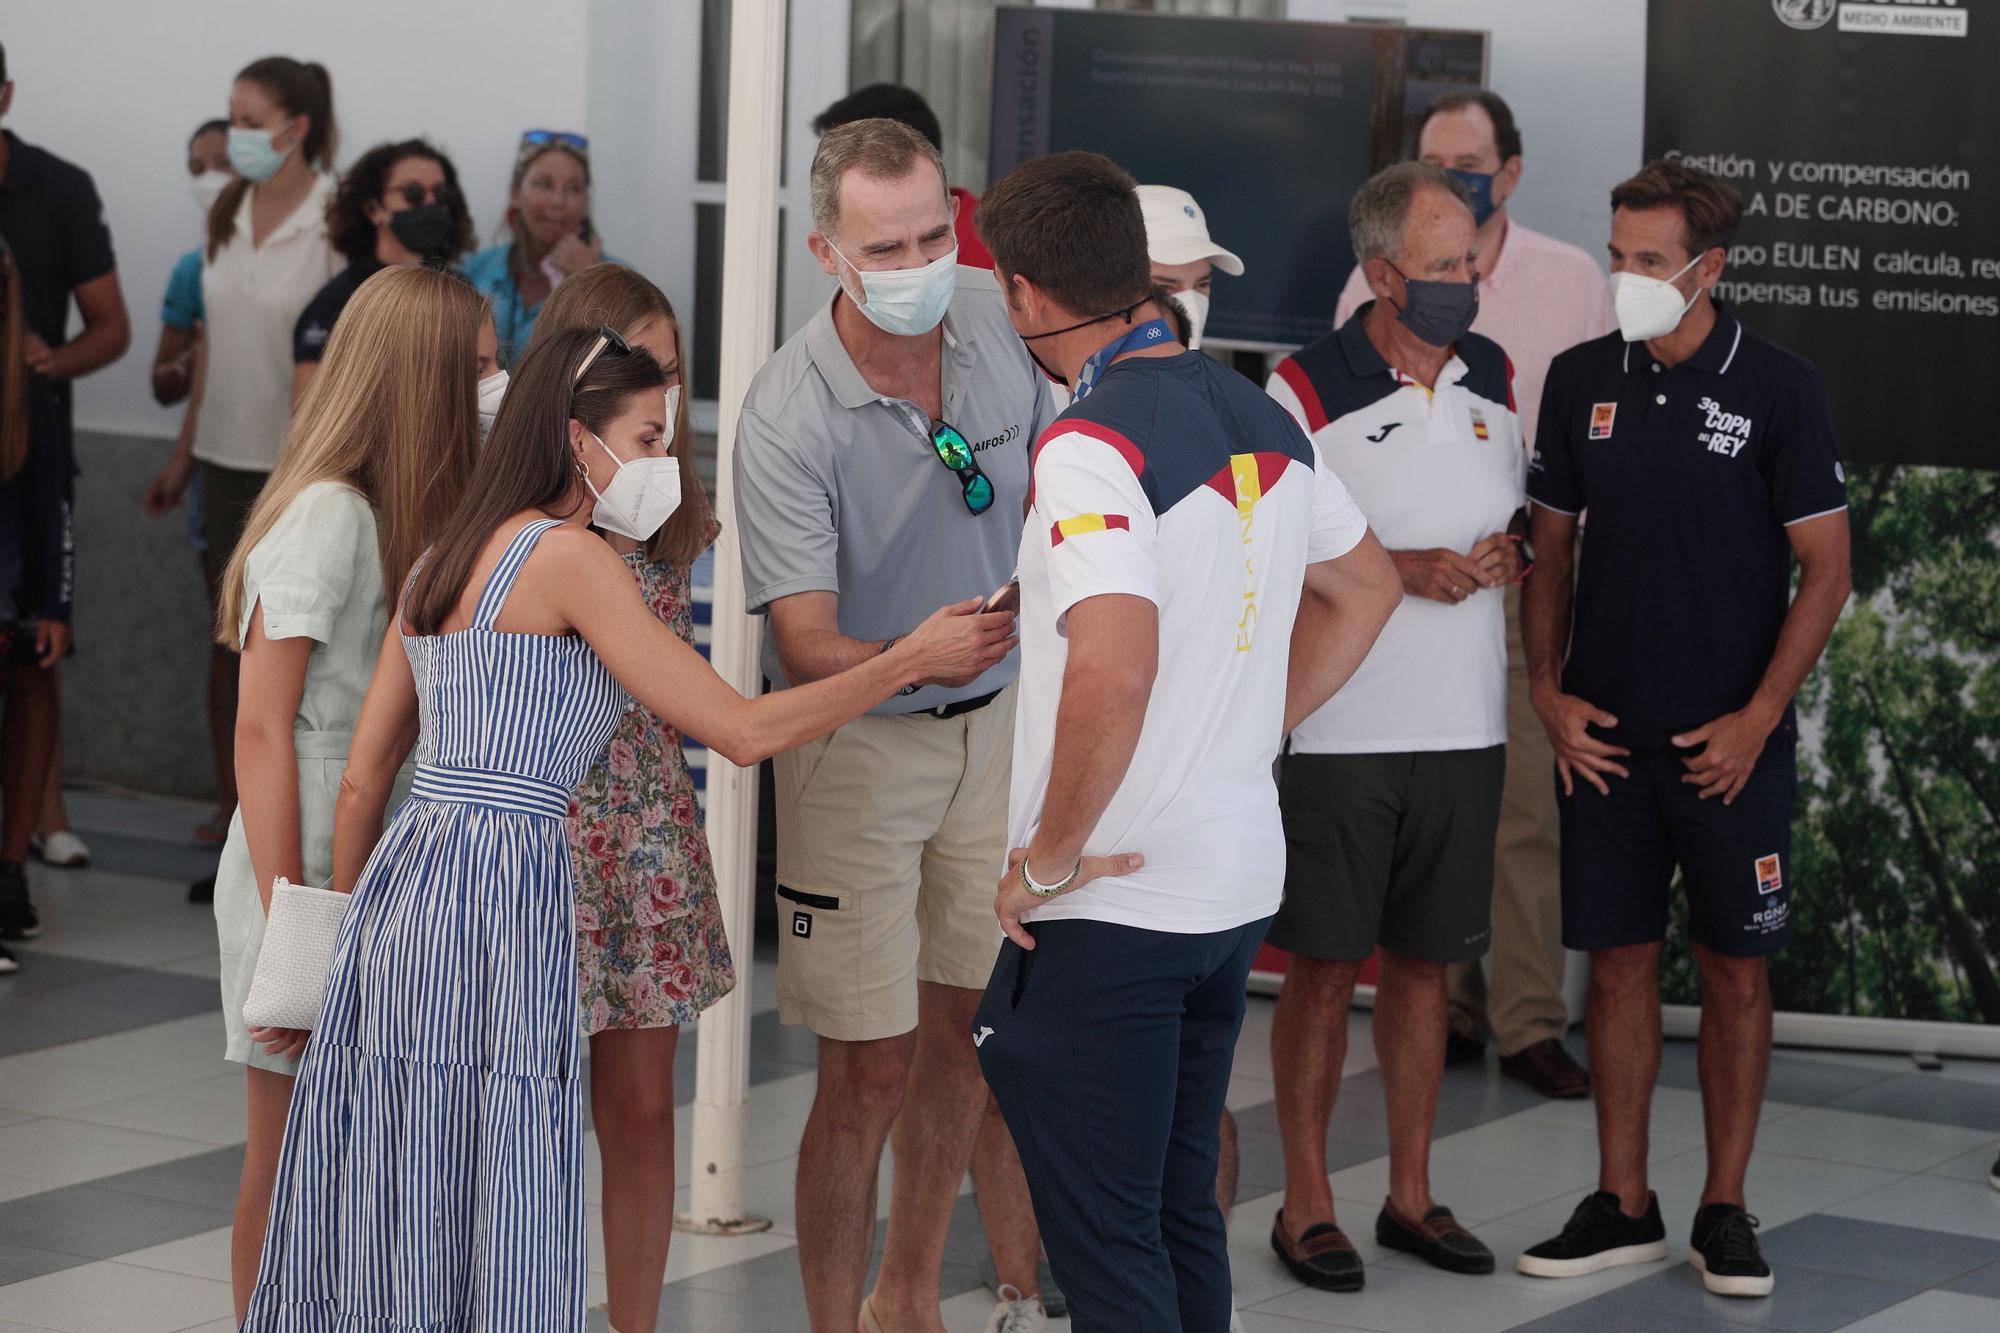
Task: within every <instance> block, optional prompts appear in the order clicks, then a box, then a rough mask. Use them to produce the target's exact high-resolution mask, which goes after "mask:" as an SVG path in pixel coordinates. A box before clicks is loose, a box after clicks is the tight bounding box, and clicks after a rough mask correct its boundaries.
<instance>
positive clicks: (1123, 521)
mask: <svg viewBox="0 0 2000 1333" xmlns="http://www.w3.org/2000/svg"><path fill="white" fill-rule="evenodd" d="M1114 528H1117V529H1122V530H1124V531H1128V532H1129V531H1130V530H1131V528H1132V520H1131V519H1129V518H1127V517H1126V516H1125V515H1123V514H1078V515H1077V516H1076V517H1075V518H1063V519H1057V520H1056V523H1055V526H1053V527H1051V528H1050V529H1049V545H1050V546H1061V545H1062V543H1063V538H1065V537H1080V536H1082V535H1083V534H1084V533H1086V532H1108V531H1110V530H1112V529H1114Z"/></svg>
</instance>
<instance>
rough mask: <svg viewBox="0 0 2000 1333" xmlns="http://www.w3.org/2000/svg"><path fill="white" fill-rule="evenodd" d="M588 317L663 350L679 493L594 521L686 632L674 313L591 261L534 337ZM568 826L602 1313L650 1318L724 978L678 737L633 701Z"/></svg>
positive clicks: (697, 514)
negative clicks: (700, 1044)
mask: <svg viewBox="0 0 2000 1333" xmlns="http://www.w3.org/2000/svg"><path fill="white" fill-rule="evenodd" d="M600 324H602V325H605V326H606V327H609V328H613V329H616V330H618V331H619V333H620V334H621V335H622V336H623V337H624V339H625V341H626V343H627V344H629V345H630V346H631V347H632V348H633V349H634V351H636V352H644V353H646V354H648V355H650V356H651V357H652V358H653V359H654V360H655V361H657V362H659V363H660V371H661V373H662V374H664V375H665V376H666V384H667V387H666V391H667V399H668V411H667V417H666V420H665V422H664V423H663V425H664V427H665V434H666V438H665V439H664V440H663V442H662V445H661V447H662V448H664V449H666V450H668V451H669V453H670V454H671V456H672V457H673V458H674V460H675V467H674V470H673V476H672V479H671V480H669V481H667V482H666V483H665V484H667V485H668V486H669V487H670V488H672V489H674V490H676V491H677V492H678V494H679V495H680V504H679V505H678V506H677V507H676V508H675V510H674V513H673V517H671V518H669V519H668V520H667V521H666V523H665V524H664V525H663V526H662V527H661V528H660V530H659V531H658V532H656V533H654V534H653V536H652V537H651V538H649V539H646V540H644V541H641V540H638V539H635V538H634V537H632V536H630V535H628V534H625V533H621V532H619V531H617V530H616V529H615V528H610V527H603V526H602V525H600V527H601V529H602V535H603V537H604V540H605V541H606V542H608V543H609V544H610V546H611V549H612V550H614V551H616V552H618V554H619V557H620V558H621V559H622V560H623V561H624V563H625V568H626V569H628V570H629V571H631V574H632V577H633V579H634V580H635V581H636V582H637V583H638V585H639V595H640V597H641V598H643V599H644V601H645V603H646V606H647V607H648V609H650V610H651V611H652V613H653V614H654V615H656V616H658V617H659V619H660V621H661V622H662V623H663V624H665V625H666V626H667V627H668V628H670V629H672V630H673V632H674V634H675V636H676V637H677V638H679V639H680V640H681V641H682V642H683V643H686V644H688V645H690V646H692V645H693V643H694V621H693V618H692V607H691V602H692V599H691V597H690V593H689V587H688V582H689V575H690V572H691V571H692V569H693V566H694V562H695V560H696V558H697V557H699V556H700V555H701V553H702V552H703V551H705V550H707V549H708V547H709V546H710V545H711V544H713V543H714V541H715V536H716V532H717V526H716V522H715V517H714V514H713V512H712V511H711V509H710V507H709V503H708V496H707V494H706V493H704V491H703V490H702V485H701V479H700V477H699V476H698V475H697V474H696V472H695V464H694V439H693V437H692V435H691V434H690V433H689V431H688V419H687V413H688V406H687V396H686V393H685V391H684V388H683V386H684V383H685V376H686V362H685V360H684V355H683V344H684V339H683V338H682V336H681V325H680V321H679V319H677V318H676V317H675V315H674V308H673V306H672V304H671V303H669V302H668V300H667V298H666V294H665V293H664V292H662V291H661V290H660V289H659V288H658V287H655V286H654V285H653V284H652V283H651V282H649V281H647V280H646V279H645V278H644V277H643V276H641V275H640V274H638V273H635V272H634V271H633V270H631V269H629V268H624V267H622V266H620V265H617V264H597V265H594V266H593V267H591V268H587V269H585V270H584V271H583V272H581V273H579V274H577V275H576V276H575V277H573V278H570V279H568V280H567V281H565V282H564V283H563V284H562V286H560V287H558V288H557V289H556V291H555V294H554V295H553V296H551V297H549V300H548V304H547V305H545V306H543V307H542V313H541V317H540V318H539V319H537V320H536V321H535V333H534V336H533V337H532V338H531V339H530V340H529V342H528V346H529V348H530V350H532V349H533V348H534V347H536V346H537V345H539V344H541V343H543V342H546V341H548V340H549V339H551V338H553V337H555V336H557V335H559V334H563V333H573V332H575V331H577V330H579V329H595V328H596V327H597V326H598V325H600ZM568 832H569V844H570V851H571V855H572V859H573V870H574V873H575V876H576V895H577V904H576V953H577V1000H578V1003H579V1004H580V1005H581V1006H582V1009H583V1031H584V1035H586V1036H587V1037H589V1039H590V1118H591V1124H592V1126H593V1127H594V1128H595V1129H596V1131H597V1147H598V1153H599V1155H600V1157H601V1158H602V1159H603V1168H604V1169H603V1172H602V1174H603V1179H604V1185H603V1196H604V1198H603V1202H604V1268H605V1282H606V1286H607V1287H608V1289H609V1294H610V1303H609V1314H610V1320H611V1324H612V1327H614V1328H620V1329H650V1328H652V1327H653V1326H654V1324H655V1323H656V1322H657V1321H658V1319H659V1310H660V1284H661V1282H662V1281H663V1280H664V1278H665V1274H666V1266H667V1246H668V1242H669V1241H670V1240H671V1238H672V1236H673V1223H674V1052H675V1050H676V1049H677V1048H678V1046H679V1040H680V1033H681V1029H682V1028H683V1027H685V1026H687V1025H689V1024H692V1023H693V1022H694V1021H695V1019H696V1018H698V1017H700V1015H701V1012H702V1011H703V1010H704V1009H706V1008H708V1007H709V1006H710V1005H712V1004H714V1003H715V1002H716V1001H717V1000H719V999H721V998H722V997H723V996H725V995H727V994H728V993H729V992H730V991H731V990H732V989H734V987H735V985H736V968H735V964H734V963H733V962H732V961H731V959H730V955H729V939H728V937H727V935H726V934H725V932H724V930H723V925H722V905H721V903H720V902H718V901H717V899H716V896H715V867H714V864H713V863H712V862H711V861H710V859H709V851H708V838H707V836H706V835H705V834H704V833H703V831H702V821H701V809H700V806H699V805H698V804H697V803H696V800H695V787H694V777H693V775H692V774H691V773H690V772H689V771H688V763H687V756H686V754H685V753H683V751H682V749H681V735H680V733H679V732H678V731H676V730H674V728H673V727H672V726H671V725H670V724H668V723H667V722H665V721H663V720H662V719H661V718H660V716H659V715H658V714H657V713H654V712H652V711H651V710H650V709H648V708H647V707H646V706H645V705H644V704H641V703H639V702H638V701H637V700H634V701H632V702H630V703H628V704H627V705H626V707H625V712H624V714H623V716H621V717H620V718H619V720H618V728H617V730H616V731H614V732H613V733H612V735H611V744H610V747H609V749H608V750H607V751H606V752H605V754H604V755H602V756H600V757H599V759H598V760H597V762H596V763H595V764H593V765H592V766H591V769H590V772H589V773H587V774H585V775H584V779H583V782H582V784H581V785H580V786H579V787H578V788H577V789H576V792H575V793H574V794H573V795H572V796H571V798H570V806H569V823H568Z"/></svg>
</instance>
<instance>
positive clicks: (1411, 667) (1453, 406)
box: [1269, 162, 1527, 1291]
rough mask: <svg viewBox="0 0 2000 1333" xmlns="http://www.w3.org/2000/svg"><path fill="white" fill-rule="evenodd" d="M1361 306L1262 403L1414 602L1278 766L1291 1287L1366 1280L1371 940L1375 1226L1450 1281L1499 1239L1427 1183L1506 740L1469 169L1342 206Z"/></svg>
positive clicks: (1408, 175)
mask: <svg viewBox="0 0 2000 1333" xmlns="http://www.w3.org/2000/svg"><path fill="white" fill-rule="evenodd" d="M1347 220H1348V228H1349V230H1350V231H1351V232H1352V234H1353V240H1354V253H1355V255H1356V256H1357V257H1358V258H1360V260H1361V262H1362V264H1363V265H1364V267H1366V269H1367V271H1368V279H1369V282H1370V284H1371V285H1372V287H1373V289H1374V291H1375V295H1376V299H1375V300H1374V301H1373V302H1371V303H1370V304H1368V305H1365V306H1363V307H1362V308H1361V310H1360V311H1359V312H1358V313H1357V314H1356V315H1355V316H1354V317H1353V318H1352V319H1350V320H1349V321H1348V322H1347V323H1346V324H1344V325H1342V326H1341V328H1340V330H1339V332H1337V333H1332V334H1328V335H1327V336H1325V337H1323V338H1320V339H1319V340H1318V341H1316V342H1313V343H1311V344H1309V345H1308V346H1306V347H1305V348H1303V349H1301V350H1300V351H1298V352H1296V353H1294V354H1293V355H1291V356H1288V357H1286V358H1285V359H1284V360H1283V361H1280V362H1279V363H1278V369H1277V373H1276V374H1274V375H1273V376H1272V377H1271V382H1270V386H1269V391H1270V393H1271V396H1272V397H1274V398H1276V399H1277V400H1278V401H1279V402H1280V403H1282V404H1284V406H1285V409H1286V410H1287V411H1289V412H1290V413H1291V414H1292V416H1293V417H1294V418H1295V419H1296V420H1297V421H1298V422H1299V424H1300V425H1301V426H1302V427H1303V428H1304V429H1305V430H1306V431H1307V432H1308V433H1310V434H1311V436H1312V438H1313V443H1314V444H1315V445H1316V446H1318V448H1319V452H1320V457H1321V458H1323V459H1324V460H1325V461H1326V464H1327V466H1328V467H1330V468H1332V469H1334V471H1335V472H1337V473H1338V474H1339V475H1340V477H1341V478H1342V480H1344V481H1345V482H1346V483H1347V486H1348V489H1349V490H1350V491H1351V492H1352V493H1353V495H1354V499H1355V502H1356V503H1357V504H1359V505H1360V506H1361V507H1362V508H1363V510H1364V511H1365V512H1366V513H1367V514H1368V517H1369V522H1370V524H1371V525H1372V526H1373V527H1374V529H1375V532H1376V533H1377V535H1379V536H1380V537H1381V539H1382V544H1383V545H1384V546H1386V547H1387V548H1388V550H1389V558H1390V559H1391V560H1392V561H1394V562H1395V566H1396V572H1397V574H1398V576H1399V577H1400V580H1401V585H1402V592H1403V597H1402V600H1401V603H1400V604H1399V605H1398V606H1397V608H1396V613H1395V615H1393V616H1392V617H1390V620H1389V623H1388V625H1387V626H1386V627H1384V629H1383V630H1382V637H1381V638H1380V639H1378V640H1377V641H1376V643H1375V647H1374V650H1373V651H1372V652H1371V653H1369V655H1368V660H1367V661H1366V662H1363V663H1362V664H1361V667H1360V669H1359V670H1357V671H1356V672H1355V673H1354V678H1353V679H1352V680H1350V681H1349V682H1348V683H1347V688H1345V689H1344V690H1342V691H1341V692H1340V693H1339V694H1338V695H1336V696H1335V697H1334V698H1333V699H1332V700H1330V701H1329V702H1328V703H1327V704H1326V706H1325V707H1323V708H1321V709H1319V710H1318V711H1317V712H1315V713H1313V714H1312V716H1310V717H1308V718H1306V719H1305V720H1303V721H1301V722H1300V723H1299V724H1298V725H1297V726H1296V727H1294V728H1293V729H1292V736H1291V744H1290V747H1289V752H1288V754H1287V755H1286V758H1285V760H1284V772H1283V776H1282V778H1281V779H1280V789H1281V793H1282V803H1283V806H1284V812H1285V841H1286V844H1287V847H1288V853H1287V860H1286V868H1285V905H1284V906H1283V907H1282V908H1281V909H1279V912H1278V915H1277V917H1276V919H1274V920H1273V921H1272V923H1271V934H1270V942H1271V943H1272V944H1273V945H1275V946H1276V947H1278V948H1280V949H1283V950H1285V951H1287V952H1288V953H1290V954H1291V955H1292V957H1291V962H1290V964H1289V966H1288V967H1287V969H1286V972H1285V984H1284V989H1283V990H1282V991H1281V992H1280V993H1279V995H1278V1007H1277V1012H1276V1013H1275V1014H1274V1015H1273V1017H1272V1019H1271V1074H1272V1078H1273V1080H1274V1082H1275V1084H1276V1093H1277V1108H1278V1133H1279V1137H1280V1140H1281V1143H1282V1147H1283V1149H1284V1157H1285V1202H1284V1206H1283V1207H1282V1208H1280V1209H1279V1210H1278V1215H1277V1217H1276V1219H1275V1220H1274V1221H1273V1222H1272V1224H1271V1246H1272V1248H1273V1249H1274V1250H1276V1251H1277V1253H1278V1257H1279V1258H1280V1259H1281V1260H1283V1261H1284V1264H1285V1267H1286V1268H1287V1269H1288V1270H1290V1272H1291V1273H1292V1275H1293V1276H1294V1277H1296V1278H1298V1279H1299V1281H1301V1282H1304V1283H1306V1284H1307V1285H1308V1286H1313V1287H1318V1288H1321V1289H1322V1290H1327V1291H1358V1290H1359V1289H1360V1288H1361V1286H1362V1283H1363V1281H1364V1276H1365V1275H1364V1273H1363V1271H1362V1267H1361V1259H1360V1255H1359V1254H1358V1253H1357V1252H1356V1251H1355V1249H1354V1246H1353V1244H1352V1242H1351V1241H1350V1240H1349V1239H1348V1237H1347V1235H1346V1234H1345V1233H1344V1232H1343V1231H1341V1229H1340V1225H1339V1222H1338V1221H1337V1219H1336V1218H1335V1216H1334V1200H1333V1192H1332V1187H1331V1186H1330V1184H1329V1183H1328V1180H1327V1161H1326V1133H1327V1125H1328V1123H1329V1122H1330V1120H1331V1119H1332V1115H1333V1107H1334V1101H1335V1099H1336V1098H1337V1097H1338V1095H1339V1092H1340V1075H1341V1066H1342V1064H1343V1063H1344V1062H1345V1060H1346V1055H1347V1028H1348V1013H1349V1005H1350V1003H1351V1001H1352V999H1353V994H1354V985H1355V982H1356V981H1357V980H1359V978H1360V973H1361V967H1362V964H1363V963H1365V962H1366V961H1367V960H1368V957H1369V955H1370V954H1373V953H1375V952H1376V951H1377V949H1378V947H1379V949H1380V958H1381V962H1382V973H1381V979H1380V980H1379V981H1378V982H1377V983H1376V988H1375V1011H1374V1021H1375V1050H1376V1052H1377V1055H1378V1057H1379V1058H1380V1060H1381V1064H1382V1087H1383V1093H1384V1095H1385V1097H1386V1099H1387V1105H1388V1111H1387V1119H1388V1124H1389V1193H1388V1197H1387V1199H1385V1200H1384V1202H1383V1205H1382V1210H1381V1213H1380V1214H1379V1215H1378V1216H1377V1217H1376V1220H1375V1239H1376V1242H1377V1243H1378V1244H1380V1245H1382V1246H1383V1247H1385V1248H1388V1249H1395V1250H1402V1251H1405V1252H1407V1253H1410V1254H1414V1255H1416V1256H1417V1257H1419V1258H1421V1259H1423V1260H1425V1261H1426V1262H1427V1263H1430V1264H1431V1265H1433V1266H1434V1267H1437V1268H1442V1269H1445V1270H1447V1271H1450V1272H1454V1273H1490V1272H1492V1271H1493V1254H1492V1251H1490V1250H1488V1249H1487V1248H1486V1246H1485V1245H1483V1244H1481V1243H1480V1242H1479V1241H1478V1240H1477V1239H1476V1238H1474V1236H1473V1235H1472V1233H1471V1232H1469V1231H1467V1230H1466V1229H1465V1227H1464V1226H1463V1225H1462V1224H1461V1223H1459V1222H1458V1221H1457V1220H1455V1219H1454V1218H1453V1216H1452V1213H1451V1210H1450V1209H1449V1208H1446V1207H1444V1206H1442V1205H1440V1204H1439V1203H1438V1202H1437V1201H1436V1200H1435V1199H1434V1198H1433V1197H1432V1196H1431V1192H1430V1184H1431V1182H1430V1146H1431V1130H1432V1126H1433V1124H1434V1122H1435V1120H1436V1117H1437V1099H1438V1088H1439V1085H1440V1084H1441V1082H1442V1081H1443V1078H1444V1049H1443V1048H1444V1036H1445V1010H1446V1001H1445V979H1444V978H1445V968H1446V966H1448V965H1449V964H1452V963H1459V962H1467V961H1476V960H1477V959H1478V958H1479V956H1480V955H1481V954H1483V953H1485V952H1486V942H1487V940H1488V938H1489V937H1490V935H1491V910H1492V894H1493V831H1494V828H1495V826H1496V825H1497V824H1498V822H1499V818H1500V790H1501V786H1502V783H1503V781H1504V778H1505V773H1506V764H1507V752H1506V748H1505V747H1506V740H1507V720H1506V691H1507V649H1506V627H1505V625H1504V623H1503V620H1502V613H1501V595H1500V589H1502V588H1503V587H1506V586H1507V585H1509V584H1511V583H1513V582H1514V581H1515V580H1516V579H1517V578H1519V576H1520V573H1521V569H1522V563H1521V559H1520V556H1519V555H1518V538H1517V537H1516V536H1513V535H1510V531H1509V529H1510V528H1511V527H1515V526H1517V525H1518V524H1519V523H1520V522H1521V517H1520V510H1521V485H1522V476H1523V473H1524V471H1525V470H1526V467H1527V456H1526V455H1525V454H1523V453H1522V451H1521V438H1520V427H1519V426H1518V425H1517V424H1516V422H1515V418H1514V409H1513V405H1512V404H1513V401H1514V400H1513V393H1512V390H1511V388H1510V387H1509V383H1508V380H1509V375H1508V369H1507V356H1506V353H1505V352H1503V351H1502V350H1501V349H1500V347H1499V346H1498V344H1496V343H1494V342H1492V341H1491V340H1489V339H1486V338H1482V337H1480V336H1479V335H1478V334H1475V333H1470V332H1468V330H1469V329H1470V327H1471V324H1472V318H1473V314H1474V312H1475V311H1476V309H1477V308H1478V307H1477V302H1478V296H1477V291H1476V288H1475V285H1474V284H1475V282H1476V278H1475V273H1476V270H1477V266H1478V248H1477V247H1478V242H1477V240H1476V229H1475V228H1474V226H1473V222H1472V212H1471V209H1470V207H1469V201H1468V198H1467V194H1466V191H1465V189H1464V187H1463V186H1462V185H1460V184H1459V183H1458V182H1457V181H1455V180H1453V179H1452V177H1450V176H1448V175H1446V174H1445V172H1444V171H1443V170H1441V169H1440V168H1438V167H1434V166H1431V165H1429V164H1428V163H1422V162H1405V163H1402V164H1400V165H1398V166H1393V167H1390V168H1388V169H1387V170H1385V171H1382V172H1379V173H1377V174H1376V175H1375V176H1374V177H1372V178H1371V179H1370V180H1369V181H1368V182H1367V183H1366V184H1365V185H1363V186H1362V187H1361V189H1360V190H1358V191H1356V193H1355V195H1354V199H1353V201H1352V203H1350V204H1349V206H1348V213H1347Z"/></svg>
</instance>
